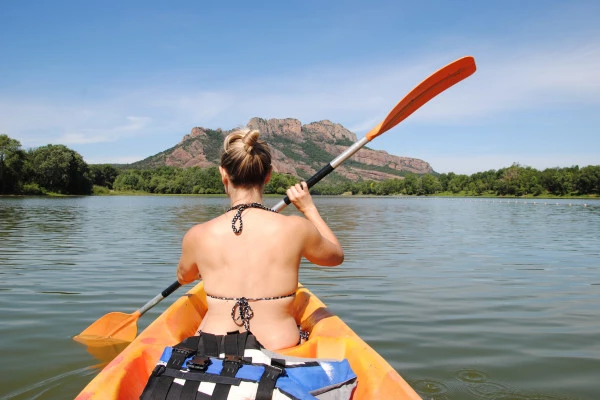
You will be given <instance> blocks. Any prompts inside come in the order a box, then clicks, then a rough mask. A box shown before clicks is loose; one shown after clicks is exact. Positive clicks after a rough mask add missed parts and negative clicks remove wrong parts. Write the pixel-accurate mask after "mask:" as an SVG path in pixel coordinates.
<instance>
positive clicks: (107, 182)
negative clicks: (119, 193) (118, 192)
mask: <svg viewBox="0 0 600 400" xmlns="http://www.w3.org/2000/svg"><path fill="white" fill-rule="evenodd" d="M89 167H90V177H91V179H92V182H93V184H94V185H97V186H104V187H106V188H109V189H112V188H113V183H114V182H115V179H116V178H117V176H118V175H119V170H118V169H116V168H115V167H113V166H112V165H110V164H92V165H90V166H89Z"/></svg>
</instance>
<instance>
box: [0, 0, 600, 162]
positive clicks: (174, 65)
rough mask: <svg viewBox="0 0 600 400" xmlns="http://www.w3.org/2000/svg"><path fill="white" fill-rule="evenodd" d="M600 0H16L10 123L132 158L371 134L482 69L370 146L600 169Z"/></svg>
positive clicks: (9, 53)
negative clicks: (187, 146) (200, 131)
mask: <svg viewBox="0 0 600 400" xmlns="http://www.w3.org/2000/svg"><path fill="white" fill-rule="evenodd" d="M598 20H600V2H598V1H595V0H590V1H583V0H582V1H578V0H573V1H554V0H528V1H513V0H503V1H495V0H489V1H481V0H476V1H466V0H465V1H459V0H446V1H433V0H424V1H410V2H408V1H401V0H397V1H377V0H374V1H369V2H367V1H352V0H350V1H336V0H332V1H322V0H321V1H312V0H308V1H307V0H304V1H301V2H300V1H263V2H248V1H243V2H237V1H229V2H205V1H199V0H195V1H183V0H182V1H173V2H165V1H160V2H159V1H150V0H147V1H133V0H131V1H118V2H117V1H108V0H107V1H102V2H89V1H62V0H54V1H30V0H23V1H17V0H4V1H0V133H4V134H7V135H8V136H10V137H12V138H15V139H17V140H19V141H20V142H21V144H22V145H23V147H24V148H31V147H37V146H42V145H46V144H64V145H67V146H68V147H70V148H72V149H74V150H76V151H77V152H79V153H80V154H81V155H82V156H83V157H84V159H85V160H86V161H87V162H88V163H108V162H125V163H127V162H133V161H137V160H141V159H143V158H146V157H148V156H150V155H153V154H156V153H158V152H160V151H162V150H165V149H167V148H170V147H172V146H174V145H175V144H177V143H178V142H179V141H180V140H181V139H182V137H183V136H184V135H185V134H187V133H189V132H190V130H191V129H192V128H193V127H194V126H202V127H207V128H213V129H216V128H222V129H232V128H235V127H238V126H243V125H245V124H246V123H247V122H248V120H249V119H250V118H252V117H255V116H258V117H262V118H288V117H293V118H298V119H299V120H300V121H302V123H305V124H306V123H310V122H313V121H319V120H323V119H328V120H331V121H333V122H336V123H340V124H342V125H343V126H345V127H346V128H348V129H350V130H351V131H353V132H355V133H356V134H357V136H358V137H359V138H360V137H362V136H363V135H364V134H365V133H366V132H367V131H368V130H369V129H371V128H372V127H373V126H375V125H376V124H377V123H378V122H380V121H381V120H382V119H383V118H384V117H385V116H386V115H387V113H388V112H389V111H390V110H391V109H392V107H393V106H394V105H395V104H396V103H397V102H398V101H399V100H400V99H401V98H402V97H403V96H404V95H405V94H406V93H408V91H410V90H411V89H412V88H413V87H414V86H416V85H417V84H418V83H419V82H421V81H422V80H423V79H424V78H426V77H427V76H429V75H430V74H431V73H433V72H434V71H436V70H437V69H439V68H440V67H442V66H444V65H446V64H447V63H449V62H451V61H453V60H455V59H457V58H460V57H462V56H465V55H472V56H474V57H475V60H476V62H477V66H478V71H477V72H476V73H475V74H474V75H473V76H471V77H470V78H468V79H467V80H465V81H463V82H461V83H459V84H458V85H456V86H454V87H452V88H450V89H449V90H447V91H446V92H444V93H442V94H441V95H439V96H438V97H436V98H435V99H433V100H432V101H430V102H429V103H427V104H426V105H424V106H423V107H422V108H421V109H419V110H418V111H417V112H415V113H414V114H413V115H412V116H410V117H409V118H408V119H407V120H405V121H404V122H402V123H401V124H399V125H398V126H397V127H395V128H394V129H392V130H390V131H388V132H387V133H385V134H384V135H382V136H380V137H378V138H376V139H375V140H374V141H373V142H371V143H370V144H369V146H370V147H372V148H375V149H381V150H386V151H388V152H389V153H391V154H395V155H401V156H407V157H416V158H420V159H423V160H425V161H427V162H429V163H430V164H431V165H432V167H433V168H434V170H436V171H437V172H456V173H465V174H472V173H475V172H479V171H486V170H489V169H500V168H503V167H508V166H510V165H511V164H512V163H515V162H516V163H519V164H521V165H525V166H532V167H534V168H537V169H544V168H549V167H567V166H572V165H579V166H585V165H600V132H599V127H600V112H598V108H599V106H600V28H598Z"/></svg>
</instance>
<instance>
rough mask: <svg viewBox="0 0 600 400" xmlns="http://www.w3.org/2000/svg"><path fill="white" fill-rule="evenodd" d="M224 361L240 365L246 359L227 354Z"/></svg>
mask: <svg viewBox="0 0 600 400" xmlns="http://www.w3.org/2000/svg"><path fill="white" fill-rule="evenodd" d="M224 361H229V362H233V363H236V364H240V363H242V362H243V361H244V357H240V356H236V355H232V354H225V359H224Z"/></svg>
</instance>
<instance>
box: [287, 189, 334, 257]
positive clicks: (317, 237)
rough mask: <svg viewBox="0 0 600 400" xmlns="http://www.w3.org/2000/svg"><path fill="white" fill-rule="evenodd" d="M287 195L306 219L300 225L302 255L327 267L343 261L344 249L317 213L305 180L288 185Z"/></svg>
mask: <svg viewBox="0 0 600 400" xmlns="http://www.w3.org/2000/svg"><path fill="white" fill-rule="evenodd" d="M287 195H288V198H289V199H290V200H291V202H292V203H293V204H294V205H295V206H296V208H297V209H298V210H299V211H300V212H301V213H302V214H304V216H305V217H306V219H307V220H308V221H306V222H305V223H303V227H302V230H303V231H304V237H305V246H304V252H303V253H304V254H303V256H304V257H306V259H307V260H309V261H310V262H312V263H315V264H317V265H322V266H329V267H333V266H336V265H340V264H341V263H342V262H343V261H344V250H343V249H342V246H341V245H340V242H339V241H338V239H337V237H336V236H335V234H334V233H333V231H332V230H331V229H330V228H329V226H328V225H327V223H326V222H325V221H324V220H323V218H322V217H321V214H319V211H318V210H317V207H316V206H315V204H314V203H313V201H312V197H311V195H310V193H309V191H308V186H307V185H306V182H302V183H300V184H296V185H294V186H292V187H290V188H289V189H288V190H287Z"/></svg>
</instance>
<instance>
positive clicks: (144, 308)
mask: <svg viewBox="0 0 600 400" xmlns="http://www.w3.org/2000/svg"><path fill="white" fill-rule="evenodd" d="M180 287H181V283H179V282H177V281H175V282H173V283H171V285H169V287H168V288H166V289H165V290H163V291H162V292H160V293H159V294H157V295H156V296H154V298H153V299H152V300H150V301H149V302H147V303H146V304H144V305H143V306H142V307H140V308H139V309H138V312H139V313H140V316H142V315H144V314H145V313H146V311H148V310H149V309H151V308H152V307H154V306H155V305H157V304H158V303H160V302H161V301H162V300H163V299H164V298H165V297H167V296H168V295H170V294H171V293H173V292H174V291H176V290H177V289H179V288H180Z"/></svg>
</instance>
